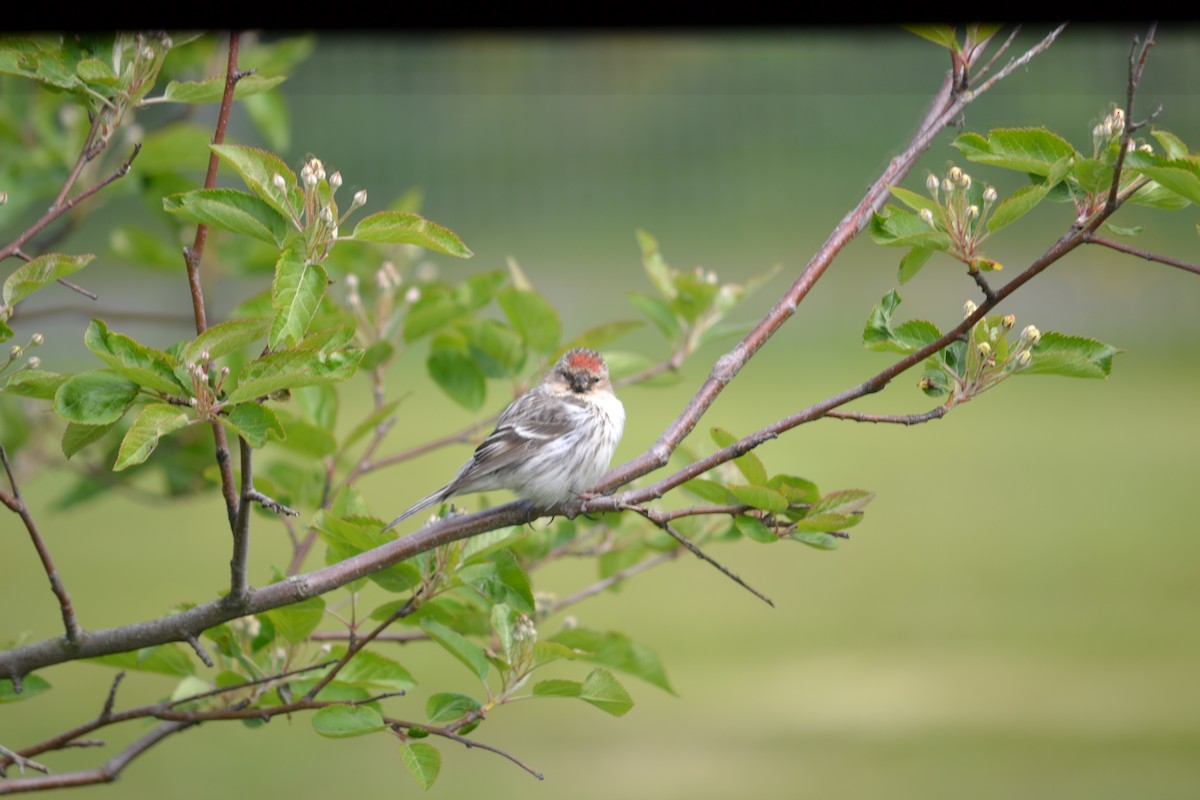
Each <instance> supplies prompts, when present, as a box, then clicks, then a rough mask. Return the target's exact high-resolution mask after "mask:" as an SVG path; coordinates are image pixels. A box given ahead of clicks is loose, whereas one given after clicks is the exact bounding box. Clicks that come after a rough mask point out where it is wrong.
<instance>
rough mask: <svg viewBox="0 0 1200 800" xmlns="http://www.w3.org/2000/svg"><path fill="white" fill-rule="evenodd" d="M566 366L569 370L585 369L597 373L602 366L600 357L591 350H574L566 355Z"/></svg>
mask: <svg viewBox="0 0 1200 800" xmlns="http://www.w3.org/2000/svg"><path fill="white" fill-rule="evenodd" d="M567 366H569V367H570V368H571V369H586V370H588V371H590V372H599V371H600V368H601V367H603V366H604V362H603V361H602V360H601V358H600V356H599V355H598V354H597V353H595V352H594V351H592V350H574V351H572V352H570V353H568V354H567Z"/></svg>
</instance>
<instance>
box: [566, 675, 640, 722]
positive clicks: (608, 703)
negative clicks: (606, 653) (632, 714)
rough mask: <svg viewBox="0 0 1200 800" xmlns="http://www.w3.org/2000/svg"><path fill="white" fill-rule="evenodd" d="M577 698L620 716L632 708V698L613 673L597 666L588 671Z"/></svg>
mask: <svg viewBox="0 0 1200 800" xmlns="http://www.w3.org/2000/svg"><path fill="white" fill-rule="evenodd" d="M579 699H580V700H582V701H584V702H585V703H591V704H592V705H594V706H595V707H596V708H598V709H600V710H601V711H603V712H605V713H607V714H612V715H613V716H614V717H620V716H623V715H624V714H625V712H627V711H629V709H631V708H633V698H632V697H630V696H629V692H627V691H625V687H624V686H622V685H621V683H620V681H618V680H617V679H616V678H615V677H613V674H612V673H611V672H609V671H608V670H605V669H600V668H599V667H597V668H596V669H594V670H592V671H591V672H589V673H588V676H587V678H585V679H584V681H583V687H582V689H581V690H580V692H579Z"/></svg>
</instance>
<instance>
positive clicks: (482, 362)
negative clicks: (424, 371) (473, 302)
mask: <svg viewBox="0 0 1200 800" xmlns="http://www.w3.org/2000/svg"><path fill="white" fill-rule="evenodd" d="M454 327H455V330H456V331H458V332H459V333H460V334H462V338H463V340H464V341H465V343H466V346H467V353H468V354H469V355H470V357H471V360H472V361H473V362H474V363H475V366H477V367H479V371H480V372H482V373H483V374H484V375H485V376H487V377H489V378H511V377H513V376H515V375H516V374H517V373H518V372H520V371H521V368H522V367H523V366H524V365H525V356H526V350H525V345H524V343H523V342H522V340H521V337H520V336H519V335H518V334H517V333H516V332H515V331H513V330H512V329H510V328H508V327H506V326H505V325H503V324H501V323H499V322H497V321H496V320H494V319H478V318H474V317H467V318H465V319H461V320H459V321H458V322H456V323H454ZM440 344H441V342H440V340H435V341H434V347H435V348H438V347H439V345H440Z"/></svg>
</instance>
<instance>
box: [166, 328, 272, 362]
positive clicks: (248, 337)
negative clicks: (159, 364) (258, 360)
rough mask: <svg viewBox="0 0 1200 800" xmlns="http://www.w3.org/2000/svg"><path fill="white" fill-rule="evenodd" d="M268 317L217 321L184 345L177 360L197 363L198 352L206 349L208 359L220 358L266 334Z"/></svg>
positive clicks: (198, 358)
mask: <svg viewBox="0 0 1200 800" xmlns="http://www.w3.org/2000/svg"><path fill="white" fill-rule="evenodd" d="M270 325H271V321H270V320H268V319H231V320H229V321H227V322H219V323H217V324H216V325H213V326H212V327H211V328H209V329H208V330H206V331H205V332H204V333H202V334H200V335H199V336H197V337H196V338H195V339H193V340H192V341H190V342H188V343H187V345H185V346H184V348H183V352H182V353H181V354H180V357H179V360H180V361H182V362H183V363H185V364H188V363H193V364H195V363H199V362H200V354H201V353H203V352H204V351H206V350H207V351H208V357H209V358H210V359H215V358H220V357H222V356H226V355H229V354H230V353H235V352H237V351H238V350H241V349H242V348H243V347H245V346H246V345H248V344H251V343H252V342H256V341H258V340H259V339H261V338H262V337H264V336H266V335H267V330H268V329H269V328H270Z"/></svg>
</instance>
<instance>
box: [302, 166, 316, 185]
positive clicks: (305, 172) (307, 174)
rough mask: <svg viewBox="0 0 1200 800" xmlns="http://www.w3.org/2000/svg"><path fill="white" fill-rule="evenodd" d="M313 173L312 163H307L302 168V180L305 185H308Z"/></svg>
mask: <svg viewBox="0 0 1200 800" xmlns="http://www.w3.org/2000/svg"><path fill="white" fill-rule="evenodd" d="M312 174H313V171H312V167H311V166H310V165H308V164H305V165H304V166H303V167H301V168H300V180H301V181H302V182H303V183H304V185H305V186H307V185H308V182H309V180H311V179H312Z"/></svg>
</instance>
